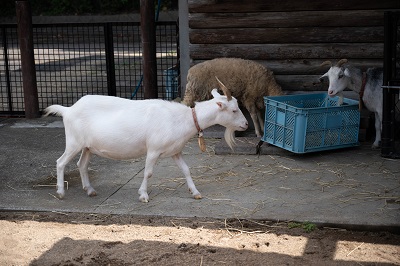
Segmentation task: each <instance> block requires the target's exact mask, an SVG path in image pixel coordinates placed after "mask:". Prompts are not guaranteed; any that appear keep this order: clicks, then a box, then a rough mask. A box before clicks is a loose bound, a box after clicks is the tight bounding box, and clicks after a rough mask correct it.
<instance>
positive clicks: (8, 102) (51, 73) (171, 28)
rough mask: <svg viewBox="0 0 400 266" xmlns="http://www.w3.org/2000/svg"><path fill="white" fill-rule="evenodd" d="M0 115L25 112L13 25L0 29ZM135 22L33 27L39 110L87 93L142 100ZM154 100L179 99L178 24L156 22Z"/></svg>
mask: <svg viewBox="0 0 400 266" xmlns="http://www.w3.org/2000/svg"><path fill="white" fill-rule="evenodd" d="M0 34H1V35H0V36H1V39H0V42H1V51H0V115H3V116H4V115H12V116H18V115H23V114H24V95H23V88H22V76H21V60H20V51H19V44H18V36H17V25H10V24H7V25H0ZM140 36H141V33H140V23H139V22H107V23H59V24H34V25H33V42H34V55H35V67H36V77H37V88H38V99H39V108H40V110H43V109H44V108H46V107H47V106H49V105H51V104H62V105H65V106H70V105H72V104H73V103H74V102H76V101H77V100H78V99H79V98H80V97H82V96H83V95H86V94H102V95H115V96H118V97H123V98H129V99H131V98H133V99H143V87H142V84H141V83H140V81H141V78H142V47H141V46H142V44H141V38H140ZM156 42H157V44H156V45H157V80H158V96H159V98H162V99H168V100H170V99H172V98H175V97H178V96H179V94H180V90H179V89H178V84H177V80H178V78H177V75H179V62H178V26H177V23H176V22H157V23H156Z"/></svg>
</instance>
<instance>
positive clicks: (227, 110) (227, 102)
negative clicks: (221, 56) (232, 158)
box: [211, 77, 248, 149]
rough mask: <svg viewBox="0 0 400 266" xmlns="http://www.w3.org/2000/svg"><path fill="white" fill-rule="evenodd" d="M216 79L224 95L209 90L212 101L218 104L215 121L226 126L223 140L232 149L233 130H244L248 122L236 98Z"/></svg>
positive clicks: (233, 141) (215, 90) (233, 142)
mask: <svg viewBox="0 0 400 266" xmlns="http://www.w3.org/2000/svg"><path fill="white" fill-rule="evenodd" d="M216 79H217V81H218V83H219V86H220V88H221V90H222V91H223V92H224V95H221V94H219V93H218V91H217V89H213V90H212V91H211V94H212V96H213V97H214V101H215V102H216V104H217V106H218V113H217V116H216V121H217V123H218V124H220V125H222V126H224V127H226V130H225V134H224V136H225V141H226V143H227V144H228V145H229V147H230V148H231V149H233V145H234V144H235V138H234V132H235V131H245V130H246V129H247V127H248V122H247V120H246V118H245V117H244V115H243V113H242V111H241V110H240V109H239V105H238V102H237V100H236V98H235V97H232V95H231V93H230V91H229V90H228V89H227V88H226V87H225V85H224V84H223V83H222V82H221V81H220V80H219V79H218V78H217V77H216Z"/></svg>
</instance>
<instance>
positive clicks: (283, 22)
mask: <svg viewBox="0 0 400 266" xmlns="http://www.w3.org/2000/svg"><path fill="white" fill-rule="evenodd" d="M188 7H189V39H190V58H191V60H192V64H196V63H199V62H202V61H205V60H209V59H213V58H217V57H239V58H244V59H251V60H255V61H258V62H259V63H262V64H263V65H265V66H266V67H268V68H270V69H271V70H272V71H273V72H274V74H275V77H276V80H277V82H278V83H279V84H280V85H281V86H282V87H283V89H284V90H286V91H320V90H326V89H327V83H324V84H321V83H320V82H319V77H320V76H321V75H322V74H323V73H325V71H326V70H327V67H325V68H321V67H319V65H320V64H321V63H322V62H323V61H325V60H331V61H333V62H336V61H338V60H339V59H341V58H347V59H348V60H349V62H350V63H351V64H353V65H355V66H357V67H361V68H363V69H366V68H368V67H374V66H376V67H382V66H383V40H384V26H383V25H384V11H386V10H396V9H400V1H399V0H380V1H368V0H335V1H324V0H314V1H310V0H282V1H265V0H252V1H250V0H249V1H243V0H189V1H188Z"/></svg>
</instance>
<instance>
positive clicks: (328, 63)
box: [319, 61, 332, 67]
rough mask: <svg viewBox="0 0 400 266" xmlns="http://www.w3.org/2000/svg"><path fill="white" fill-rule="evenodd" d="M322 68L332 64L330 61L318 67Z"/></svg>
mask: <svg viewBox="0 0 400 266" xmlns="http://www.w3.org/2000/svg"><path fill="white" fill-rule="evenodd" d="M323 66H332V62H331V61H325V62H323V63H322V64H320V65H319V67H323Z"/></svg>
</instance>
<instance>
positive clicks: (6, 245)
mask: <svg viewBox="0 0 400 266" xmlns="http://www.w3.org/2000/svg"><path fill="white" fill-rule="evenodd" d="M0 228H1V229H0V265H68V266H72V265H116V266H120V265H136V264H141V265H400V235H396V234H392V233H388V232H358V231H347V230H343V229H335V228H314V225H313V224H296V223H290V222H284V223H278V222H268V221H250V220H238V219H230V220H218V219H204V218H201V219H200V218H176V217H175V218H174V217H150V216H149V217H143V216H142V217H138V216H130V215H98V214H77V213H55V212H53V213H33V212H1V213H0Z"/></svg>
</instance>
